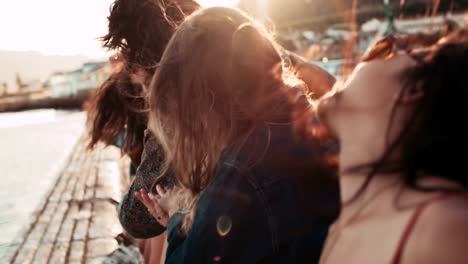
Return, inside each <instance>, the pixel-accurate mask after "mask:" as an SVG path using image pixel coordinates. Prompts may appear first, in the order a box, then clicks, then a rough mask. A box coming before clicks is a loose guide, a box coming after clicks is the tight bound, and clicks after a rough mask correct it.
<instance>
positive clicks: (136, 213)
mask: <svg viewBox="0 0 468 264" xmlns="http://www.w3.org/2000/svg"><path fill="white" fill-rule="evenodd" d="M144 141H145V142H144V149H143V153H142V156H141V163H140V165H139V166H138V168H137V171H136V176H135V179H134V181H133V183H132V185H131V187H130V190H129V191H128V193H127V194H126V195H125V196H124V198H123V200H122V202H121V203H120V206H119V220H120V223H121V224H122V226H123V227H124V229H125V230H126V231H127V232H128V233H129V234H130V235H132V236H133V237H135V238H151V237H156V236H159V235H160V234H161V233H163V232H164V231H165V230H166V229H165V227H163V226H161V225H160V224H159V223H158V221H157V220H156V219H155V218H154V217H153V216H151V214H150V213H149V212H148V211H147V209H146V207H145V206H144V205H143V203H141V202H140V201H139V200H138V198H136V197H135V192H137V191H140V190H141V189H145V190H146V191H148V192H150V191H151V190H152V188H153V186H154V184H155V182H156V181H157V180H161V179H159V178H160V175H161V170H162V168H163V160H164V156H163V150H162V148H161V146H160V145H159V143H158V141H157V139H156V137H155V136H154V135H153V134H152V133H151V132H149V131H148V130H147V131H146V132H145V138H144ZM166 182H167V181H166ZM166 184H169V183H166Z"/></svg>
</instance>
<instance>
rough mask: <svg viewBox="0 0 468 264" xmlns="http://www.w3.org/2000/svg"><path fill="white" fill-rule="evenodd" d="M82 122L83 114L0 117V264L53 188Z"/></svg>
mask: <svg viewBox="0 0 468 264" xmlns="http://www.w3.org/2000/svg"><path fill="white" fill-rule="evenodd" d="M84 123H85V114H84V113H82V112H67V111H55V110H35V111H27V112H20V113H1V114H0V262H1V260H2V259H3V258H5V255H6V253H7V251H8V250H9V249H11V248H12V246H14V245H11V243H12V241H13V240H14V239H15V238H16V237H17V236H18V234H19V233H20V232H21V231H23V229H24V228H25V226H27V224H28V223H29V222H30V221H31V214H32V213H33V212H34V210H35V209H37V206H38V205H39V204H40V202H41V201H42V199H43V198H44V197H45V195H46V193H47V192H48V191H49V190H50V189H51V187H52V186H53V183H54V182H55V180H56V177H57V175H58V173H59V172H60V170H61V168H62V167H63V166H64V165H65V164H64V163H65V162H66V160H67V158H68V156H69V155H70V153H71V151H72V149H73V146H74V145H75V144H76V142H77V141H78V139H79V138H80V136H81V135H82V133H83V132H84Z"/></svg>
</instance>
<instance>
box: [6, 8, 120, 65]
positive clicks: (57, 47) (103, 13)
mask: <svg viewBox="0 0 468 264" xmlns="http://www.w3.org/2000/svg"><path fill="white" fill-rule="evenodd" d="M112 2H113V0H99V1H95V0H68V1H63V0H41V1H37V0H15V1H0V34H1V36H2V41H1V42H0V50H4V51H24V52H28V51H32V52H39V53H41V54H43V55H45V56H51V55H58V56H77V55H78V56H80V55H84V56H86V57H89V58H102V57H106V56H107V55H108V53H107V52H106V51H105V50H104V49H103V48H102V47H101V44H100V42H99V40H98V38H99V37H101V36H103V35H105V34H106V31H107V16H108V13H109V7H110V5H111V3H112Z"/></svg>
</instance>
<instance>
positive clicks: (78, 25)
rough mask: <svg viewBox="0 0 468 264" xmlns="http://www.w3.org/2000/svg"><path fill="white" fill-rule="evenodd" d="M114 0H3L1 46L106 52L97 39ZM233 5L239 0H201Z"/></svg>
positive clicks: (66, 52)
mask: <svg viewBox="0 0 468 264" xmlns="http://www.w3.org/2000/svg"><path fill="white" fill-rule="evenodd" d="M112 2H113V0H0V50H14V51H39V52H41V53H43V54H45V55H78V54H82V55H86V56H89V57H92V58H100V57H104V56H107V54H106V53H105V51H104V50H103V49H102V48H101V46H100V43H99V41H97V40H96V39H97V38H98V37H100V36H103V35H105V33H106V30H107V20H106V18H107V15H108V13H109V6H110V4H111V3H112ZM199 2H200V3H201V4H202V5H203V6H216V5H225V6H233V5H234V4H236V3H237V2H238V1H237V0H199Z"/></svg>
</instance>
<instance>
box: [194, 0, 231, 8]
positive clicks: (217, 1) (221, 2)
mask: <svg viewBox="0 0 468 264" xmlns="http://www.w3.org/2000/svg"><path fill="white" fill-rule="evenodd" d="M197 1H198V2H199V3H200V5H202V6H203V7H212V6H228V7H233V6H234V5H236V4H237V3H238V2H239V0H197Z"/></svg>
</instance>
